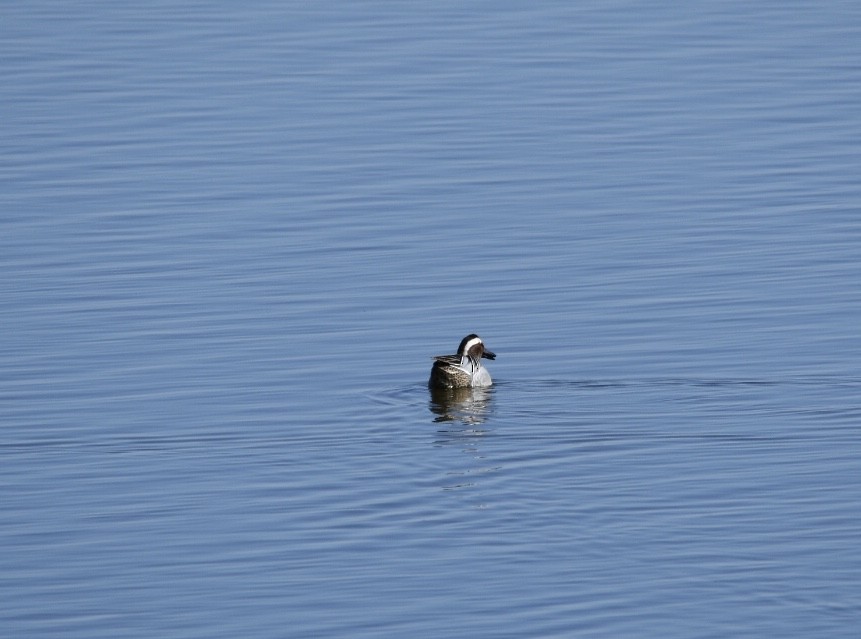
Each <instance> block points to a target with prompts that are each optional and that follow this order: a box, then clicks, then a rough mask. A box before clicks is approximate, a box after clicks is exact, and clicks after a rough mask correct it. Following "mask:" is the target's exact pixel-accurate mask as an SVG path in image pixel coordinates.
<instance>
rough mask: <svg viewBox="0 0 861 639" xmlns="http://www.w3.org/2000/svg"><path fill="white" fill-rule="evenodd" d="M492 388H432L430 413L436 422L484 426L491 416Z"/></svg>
mask: <svg viewBox="0 0 861 639" xmlns="http://www.w3.org/2000/svg"><path fill="white" fill-rule="evenodd" d="M492 397H493V390H492V387H476V388H469V387H467V388H431V389H430V411H431V413H433V414H434V415H436V417H435V418H434V422H436V423H440V422H462V423H463V424H466V425H469V426H472V425H475V424H482V423H484V421H485V420H486V419H487V416H488V415H489V414H490V407H491V398H492Z"/></svg>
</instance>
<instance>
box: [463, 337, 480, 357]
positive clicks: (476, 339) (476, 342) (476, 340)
mask: <svg viewBox="0 0 861 639" xmlns="http://www.w3.org/2000/svg"><path fill="white" fill-rule="evenodd" d="M481 343H482V341H481V338H480V337H473V338H472V339H471V340H469V341H468V342H467V343H466V344H464V345H463V353H464V355H465V354H466V353H468V352H469V349H470V348H472V347H473V346H478V345H479V344H481Z"/></svg>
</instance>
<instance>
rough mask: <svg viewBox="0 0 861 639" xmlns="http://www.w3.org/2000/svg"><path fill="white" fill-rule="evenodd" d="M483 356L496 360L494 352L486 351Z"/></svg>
mask: <svg viewBox="0 0 861 639" xmlns="http://www.w3.org/2000/svg"><path fill="white" fill-rule="evenodd" d="M481 356H482V357H484V358H486V359H496V353H494V352H493V351H484V353H482V354H481Z"/></svg>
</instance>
